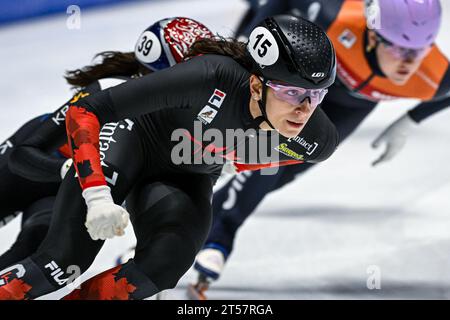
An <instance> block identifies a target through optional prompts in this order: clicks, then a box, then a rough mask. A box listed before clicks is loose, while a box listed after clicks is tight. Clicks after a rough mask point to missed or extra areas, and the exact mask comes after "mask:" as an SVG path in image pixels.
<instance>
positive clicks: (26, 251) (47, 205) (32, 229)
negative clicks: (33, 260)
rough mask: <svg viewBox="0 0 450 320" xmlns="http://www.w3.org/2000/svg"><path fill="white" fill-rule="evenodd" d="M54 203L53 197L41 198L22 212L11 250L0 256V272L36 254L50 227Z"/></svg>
mask: <svg viewBox="0 0 450 320" xmlns="http://www.w3.org/2000/svg"><path fill="white" fill-rule="evenodd" d="M54 203H55V197H48V198H43V199H41V200H38V201H36V202H35V203H33V204H32V205H31V206H29V207H28V208H26V209H25V210H24V211H23V214H22V226H21V230H20V233H19V235H18V236H17V239H16V241H15V242H14V244H13V245H12V246H11V248H10V249H9V250H8V251H6V252H5V253H3V254H2V255H1V256H0V270H3V269H4V268H6V267H8V266H10V265H12V264H15V263H17V262H18V261H20V260H23V259H25V258H26V257H28V256H30V255H32V254H33V253H35V252H36V250H37V249H38V247H39V246H40V245H41V243H42V241H43V240H44V239H45V237H46V235H47V232H48V229H49V227H50V221H51V217H52V212H53V204H54Z"/></svg>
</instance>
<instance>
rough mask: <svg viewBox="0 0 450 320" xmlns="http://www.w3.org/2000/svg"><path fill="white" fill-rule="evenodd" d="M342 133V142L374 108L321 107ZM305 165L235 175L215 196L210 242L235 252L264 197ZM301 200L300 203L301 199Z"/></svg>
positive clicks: (306, 167) (304, 169)
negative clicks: (235, 244) (236, 240)
mask: <svg viewBox="0 0 450 320" xmlns="http://www.w3.org/2000/svg"><path fill="white" fill-rule="evenodd" d="M322 108H323V110H324V111H325V113H326V114H327V116H328V117H329V118H330V119H331V121H332V122H333V123H334V124H335V126H336V128H337V130H338V131H339V136H340V140H341V142H342V141H343V140H345V139H346V138H347V137H348V136H349V135H350V134H351V133H352V132H353V131H354V130H355V129H356V128H357V127H358V125H359V124H360V123H361V122H362V121H363V120H364V119H365V117H366V116H367V115H368V114H369V113H370V112H371V111H372V110H373V108H368V107H361V108H353V107H343V106H338V105H334V104H327V105H324V106H322ZM312 166H313V164H310V163H304V164H299V165H291V166H286V167H281V168H279V171H278V173H277V174H276V175H263V174H261V172H260V171H254V172H244V173H241V174H239V175H237V176H235V177H234V178H233V179H231V181H229V182H228V183H227V184H226V185H225V186H224V187H222V188H221V189H220V190H218V191H217V192H215V193H214V197H213V212H214V214H213V217H214V219H213V227H212V229H211V232H210V234H209V236H208V240H207V243H212V242H214V243H216V244H219V245H221V246H222V247H223V248H224V249H225V250H226V251H227V252H228V253H230V252H231V251H232V250H233V241H234V238H235V236H236V232H237V230H238V229H239V227H240V226H241V225H242V224H243V223H244V222H245V220H246V219H247V218H248V217H249V216H250V215H251V213H252V212H253V211H254V210H255V209H256V207H257V206H258V204H259V203H260V202H261V201H262V200H263V199H264V197H265V196H266V195H267V194H268V193H270V192H272V191H274V190H277V189H279V188H281V187H283V186H284V185H286V184H287V183H289V182H292V181H293V180H294V179H295V177H296V176H297V175H299V174H301V173H303V172H305V171H306V170H308V169H309V168H311V167H312ZM300 201H301V200H300Z"/></svg>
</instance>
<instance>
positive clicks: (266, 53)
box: [248, 27, 279, 66]
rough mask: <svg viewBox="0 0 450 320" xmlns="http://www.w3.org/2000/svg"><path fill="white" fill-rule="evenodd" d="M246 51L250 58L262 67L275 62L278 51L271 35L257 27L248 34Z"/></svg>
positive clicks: (264, 29) (262, 28)
mask: <svg viewBox="0 0 450 320" xmlns="http://www.w3.org/2000/svg"><path fill="white" fill-rule="evenodd" d="M248 50H249V52H250V54H251V56H252V58H253V59H254V60H255V61H256V62H257V63H258V64H260V65H262V66H271V65H273V64H275V62H277V60H278V57H279V49H278V45H277V42H276V40H275V38H274V36H273V35H272V33H271V32H270V31H269V30H267V29H266V28H264V27H257V28H255V29H254V30H253V32H252V33H251V34H250V37H249V42H248Z"/></svg>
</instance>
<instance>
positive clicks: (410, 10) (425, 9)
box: [366, 0, 442, 49]
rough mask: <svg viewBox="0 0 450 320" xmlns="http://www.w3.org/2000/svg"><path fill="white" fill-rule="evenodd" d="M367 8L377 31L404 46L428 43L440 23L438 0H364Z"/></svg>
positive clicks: (368, 16)
mask: <svg viewBox="0 0 450 320" xmlns="http://www.w3.org/2000/svg"><path fill="white" fill-rule="evenodd" d="M366 10H367V12H366V14H367V19H368V20H369V24H371V26H372V27H373V29H374V30H375V31H376V32H377V33H378V34H380V35H381V36H382V37H383V38H385V39H386V40H388V41H390V42H392V43H393V44H395V45H398V46H401V47H405V48H411V49H418V48H424V47H427V46H429V45H431V44H432V43H433V42H434V40H435V39H436V36H437V33H438V31H439V27H440V25H441V12H442V10H441V4H440V2H439V0H366Z"/></svg>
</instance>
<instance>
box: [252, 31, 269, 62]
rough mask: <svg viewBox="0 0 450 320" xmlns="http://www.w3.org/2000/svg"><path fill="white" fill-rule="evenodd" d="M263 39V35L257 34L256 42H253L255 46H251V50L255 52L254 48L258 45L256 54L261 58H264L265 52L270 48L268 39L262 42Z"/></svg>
mask: <svg viewBox="0 0 450 320" xmlns="http://www.w3.org/2000/svg"><path fill="white" fill-rule="evenodd" d="M263 38H264V34H262V33H261V34H258V35H257V36H256V39H257V41H256V42H255V45H254V46H253V50H256V48H257V47H258V45H259V44H260V46H259V49H258V51H257V52H258V56H260V57H261V58H264V57H265V56H266V54H267V50H268V49H269V48H270V47H271V46H272V43H271V42H270V41H269V40H268V39H264V41H262V39H263ZM261 41H262V42H261Z"/></svg>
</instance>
